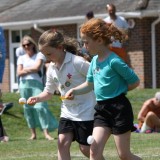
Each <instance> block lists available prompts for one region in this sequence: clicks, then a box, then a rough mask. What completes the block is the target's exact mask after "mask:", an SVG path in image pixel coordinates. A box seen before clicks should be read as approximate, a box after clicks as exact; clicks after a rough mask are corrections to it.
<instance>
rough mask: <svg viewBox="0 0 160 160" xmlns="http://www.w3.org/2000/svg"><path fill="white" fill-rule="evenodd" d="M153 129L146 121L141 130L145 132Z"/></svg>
mask: <svg viewBox="0 0 160 160" xmlns="http://www.w3.org/2000/svg"><path fill="white" fill-rule="evenodd" d="M148 129H151V128H150V127H149V126H147V124H146V123H145V122H144V123H143V125H142V128H141V130H140V133H145V132H146V130H148Z"/></svg>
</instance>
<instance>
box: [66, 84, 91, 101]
mask: <svg viewBox="0 0 160 160" xmlns="http://www.w3.org/2000/svg"><path fill="white" fill-rule="evenodd" d="M91 90H93V83H89V82H87V81H86V82H84V83H82V84H81V85H79V86H77V87H75V88H72V89H70V90H69V91H68V92H67V93H66V94H65V98H66V99H74V96H75V95H81V94H85V93H88V92H90V91H91Z"/></svg>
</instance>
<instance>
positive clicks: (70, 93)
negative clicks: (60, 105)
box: [64, 89, 74, 100]
mask: <svg viewBox="0 0 160 160" xmlns="http://www.w3.org/2000/svg"><path fill="white" fill-rule="evenodd" d="M64 97H65V99H68V100H73V99H74V94H73V89H70V90H69V91H68V92H67V93H66V94H65V96H64Z"/></svg>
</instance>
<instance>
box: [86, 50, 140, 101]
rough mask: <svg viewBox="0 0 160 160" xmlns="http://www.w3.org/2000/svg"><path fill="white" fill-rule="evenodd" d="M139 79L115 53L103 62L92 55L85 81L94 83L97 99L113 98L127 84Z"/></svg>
mask: <svg viewBox="0 0 160 160" xmlns="http://www.w3.org/2000/svg"><path fill="white" fill-rule="evenodd" d="M138 80H139V78H138V76H137V75H136V74H135V72H134V71H133V70H132V69H131V68H130V67H129V66H128V65H127V64H126V63H125V62H124V61H123V60H122V59H121V58H120V57H118V56H117V55H116V54H115V53H111V54H110V55H109V56H108V57H107V58H106V59H105V60H104V61H103V62H98V56H94V57H93V59H92V61H91V64H90V67H89V70H88V74H87V81H88V82H92V83H94V92H95V95H96V100H97V101H103V100H107V99H110V98H114V97H116V96H118V95H120V94H122V93H126V92H127V90H128V84H133V83H135V82H137V81H138Z"/></svg>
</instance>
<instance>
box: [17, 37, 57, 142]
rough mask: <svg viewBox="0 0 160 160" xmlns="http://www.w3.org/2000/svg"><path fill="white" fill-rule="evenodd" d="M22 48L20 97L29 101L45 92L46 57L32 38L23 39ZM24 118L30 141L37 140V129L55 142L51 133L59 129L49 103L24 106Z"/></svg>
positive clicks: (18, 63)
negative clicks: (29, 132) (38, 50)
mask: <svg viewBox="0 0 160 160" xmlns="http://www.w3.org/2000/svg"><path fill="white" fill-rule="evenodd" d="M22 47H23V49H24V51H25V52H26V54H24V55H22V56H20V57H19V58H18V61H17V65H18V67H17V74H18V76H20V84H19V91H20V95H21V97H24V98H26V99H27V98H29V97H30V96H34V95H37V94H38V93H40V92H41V91H42V90H43V82H42V79H43V65H44V62H45V57H44V56H43V54H42V53H40V52H37V45H36V43H35V41H34V40H33V39H32V38H31V37H30V36H27V35H26V36H24V37H23V39H22ZM24 116H25V119H26V121H27V124H28V127H29V128H30V131H31V137H30V140H34V139H36V138H37V134H36V128H37V127H39V128H41V129H42V130H43V132H44V136H45V138H46V139H48V140H53V138H52V137H51V136H50V135H49V131H53V130H54V129H56V128H57V121H56V119H55V117H54V116H53V115H52V113H51V112H50V111H49V108H48V104H47V102H40V103H37V104H36V105H34V106H32V107H31V106H29V105H27V104H24Z"/></svg>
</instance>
